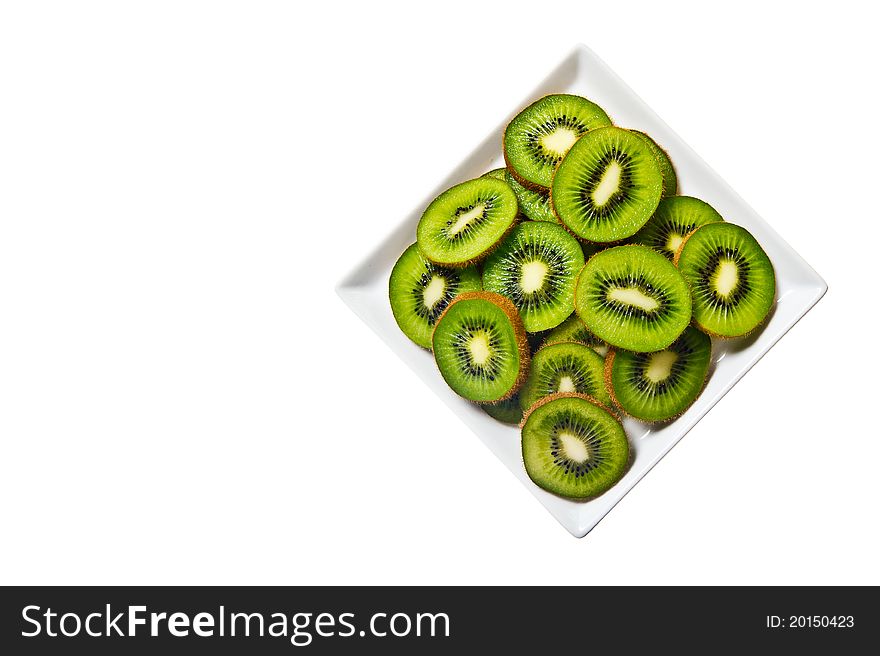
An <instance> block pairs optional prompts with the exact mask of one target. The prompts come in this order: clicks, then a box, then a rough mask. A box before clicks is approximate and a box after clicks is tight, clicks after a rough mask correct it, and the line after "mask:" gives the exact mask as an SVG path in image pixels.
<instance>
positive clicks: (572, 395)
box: [519, 392, 620, 428]
mask: <svg viewBox="0 0 880 656" xmlns="http://www.w3.org/2000/svg"><path fill="white" fill-rule="evenodd" d="M556 399H583V400H584V401H589V402H590V403H592V404H593V405H595V406H598V407H600V408H602V409H603V410H604V411H605V412H607V413H608V414H610V415H611V416H612V417H614V418H615V419H617V421H620V416H619V415H618V414H617V412H615V411H614V408H609V407H608V406H607V405H605V404H604V403H602V402H601V401H599V400H598V399H597V398H595V397H592V396H590V395H589V394H580V393H579V392H557V393H556V394H550V395H549V396H545V397H543V398H540V399H538V400H537V401H535V402H534V403H533V404H532V405H531V406H529V409H528V410H526V411H525V412H523V418H522V421H521V422H520V423H519V427H520V428H523V427H524V426H525V425H526V420H527V419H528V418H529V415H531V414H532V413H533V412H534V411H535V410H537V409H538V408H540V407H541V406H542V405H546V404H547V403H550V401H555V400H556Z"/></svg>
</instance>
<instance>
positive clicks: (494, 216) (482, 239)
mask: <svg viewBox="0 0 880 656" xmlns="http://www.w3.org/2000/svg"><path fill="white" fill-rule="evenodd" d="M518 212H519V209H518V205H517V202H516V195H515V194H514V193H513V190H512V189H511V188H510V185H508V184H507V183H506V182H503V181H502V180H497V179H495V178H486V177H483V178H477V179H475V180H468V181H467V182H463V183H461V184H458V185H455V186H454V187H452V188H451V189H447V190H446V191H444V192H443V193H442V194H440V195H439V196H437V198H435V199H434V200H433V201H431V204H430V205H428V207H427V209H426V210H425V212H424V214H422V218H421V219H420V220H419V225H418V228H417V229H416V237H417V241H418V244H419V249H420V250H421V251H422V254H423V255H424V256H425V257H426V258H427V259H429V260H430V261H432V262H434V263H435V264H439V265H441V266H449V267H464V266H469V265H471V264H474V263H476V262H478V261H479V260H481V259H483V258H484V257H485V256H486V255H487V254H488V253H489V251H490V250H492V248H494V247H495V246H496V245H497V244H498V242H500V241H501V239H502V238H503V237H504V235H506V234H507V233H508V232H509V231H510V229H511V228H512V227H513V224H514V221H515V220H516V217H517V214H518Z"/></svg>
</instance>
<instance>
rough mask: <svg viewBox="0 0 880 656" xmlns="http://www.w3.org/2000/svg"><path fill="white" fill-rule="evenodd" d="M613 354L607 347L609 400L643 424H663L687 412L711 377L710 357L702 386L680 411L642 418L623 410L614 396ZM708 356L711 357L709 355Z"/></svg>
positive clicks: (606, 384) (625, 413)
mask: <svg viewBox="0 0 880 656" xmlns="http://www.w3.org/2000/svg"><path fill="white" fill-rule="evenodd" d="M614 355H615V351H614V349H608V355H606V356H605V388H606V389H607V390H608V394H609V395H610V396H611V401H612V402H613V403H614V405H615V407H617V408H619V409H620V412H622V413H623V414H624V415H625V416H627V417H632V418H633V419H635V420H636V421H640V422H642V423H643V424H653V425H663V424H668V423H670V422H672V421H675V420H676V419H678V418H679V417H681V416H682V415H683V414H684V413H685V412H687V411H688V410H689V409H690V407H691V406H692V405H693V404H694V403H696V402H697V399H699V398H700V397H701V396H702V395H703V390H705V389H706V385H708V384H709V379H710V378H711V377H712V376H711V367H712V362H711V359H710V361H709V368H710V371H709V373H708V374H706V378H705V379H704V380H703V386H702V387H701V388H700V391H699V392H698V393H697V395H696V396H695V397H694V400H693V401H691V402H690V403H688V404H687V407H685V408H682V410H681V412H679V413H677V414H674V415H672V416H671V417H669V418H668V419H661V420H658V421H654V420H651V419H642V418H641V417H636V416H635V415H631V414H630V413H628V412H627V411H626V410H624V409H623V407H622V406H621V405H620V403H618V401H617V397H616V396H614V386H613V385H612V384H611V370H612V368H613V367H614ZM709 357H710V358H711V355H710V356H709Z"/></svg>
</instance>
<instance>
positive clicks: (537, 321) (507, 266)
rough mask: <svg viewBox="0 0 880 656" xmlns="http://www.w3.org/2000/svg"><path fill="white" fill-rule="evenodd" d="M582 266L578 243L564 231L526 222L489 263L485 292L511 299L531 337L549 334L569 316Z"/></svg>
mask: <svg viewBox="0 0 880 656" xmlns="http://www.w3.org/2000/svg"><path fill="white" fill-rule="evenodd" d="M583 265H584V253H583V251H582V250H581V246H580V244H579V243H578V242H577V240H576V239H575V238H574V237H572V236H571V235H570V234H568V233H567V232H566V231H565V229H564V228H563V227H562V226H560V225H557V224H553V223H546V222H544V221H541V222H537V221H525V222H523V223H521V224H520V225H518V226H517V227H516V228H514V230H513V232H511V233H510V235H509V236H508V237H507V238H506V239H505V240H504V241H503V242H502V243H501V245H500V246H499V247H498V248H497V249H496V250H495V251H494V252H493V253H492V255H490V256H489V258H488V259H487V260H486V263H485V265H484V266H483V288H484V289H486V290H487V291H490V292H496V293H498V294H503V295H504V296H506V297H507V298H509V299H511V300H512V301H513V303H514V305H515V306H516V307H517V309H518V310H519V312H520V314H521V315H522V319H523V324H524V325H525V327H526V330H527V331H528V332H538V331H541V330H547V329H549V328H555V327H556V326H558V325H559V324H561V323H562V322H563V321H565V319H566V318H567V317H568V316H569V315H570V314H571V311H572V298H573V297H574V285H575V278H576V277H577V274H578V271H580V268H581V267H582V266H583Z"/></svg>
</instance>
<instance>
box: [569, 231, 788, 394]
mask: <svg viewBox="0 0 880 656" xmlns="http://www.w3.org/2000/svg"><path fill="white" fill-rule="evenodd" d="M706 225H712V224H711V223H707V224H706ZM734 225H735V224H734ZM704 227H705V226H700V228H704ZM700 228H697V230H699V229H700ZM697 230H694V231H692V232H689V233H688V234H687V235H685V237H684V239H682V240H681V243H680V244H679V245H678V248H677V249H676V251H675V255H673V256H672V263H673V264H674V265H675V267H676V268H678V261H679V260H680V259H681V252H682V250H684V245H685V244H686V243H687V242H688V239H690V238H691V237H693V236H694V235H695V234H697ZM771 264H772V262H771ZM682 277H684V276H682ZM684 281H685V282H686V283H687V284H688V289H690V291H691V298H693V295H694V290H693V288H692V285H691V283H690V281H689V280H688V279H687V278H685V280H684ZM575 285H577V282H575ZM575 289H577V287H575ZM776 291H778V288H777V290H774V297H775V292H776ZM773 310H774V308H772V307H771V308H770V311H769V312H768V313H767V316H766V317H764V319H763V320H762V321H761V323H759V324H758V325H757V326H755V327H754V328H752V329H751V330H750V331H749V332H747V333H743V334H742V335H733V336H731V335H719V334H718V333H716V332H713V331H711V330H709V329H708V328H706V327H705V326H701V325H700V324H698V323H697V320H696V319H691V325H692V326H693V327H694V328H696V329H697V330H699V331H700V332H703V333H706V334H707V335H708V336H709V337H711V338H713V339H721V340H725V341H727V340H731V339H743V338H744V337H748V336H749V335H751V334H753V333H755V332H756V331H758V330H762V329H763V328H764V326H765V325H766V324H767V322H768V321H769V320H770V315H772V314H773ZM609 352H610V351H609ZM700 394H702V391H701V392H700ZM613 397H614V395H613V394H612V398H613Z"/></svg>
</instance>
